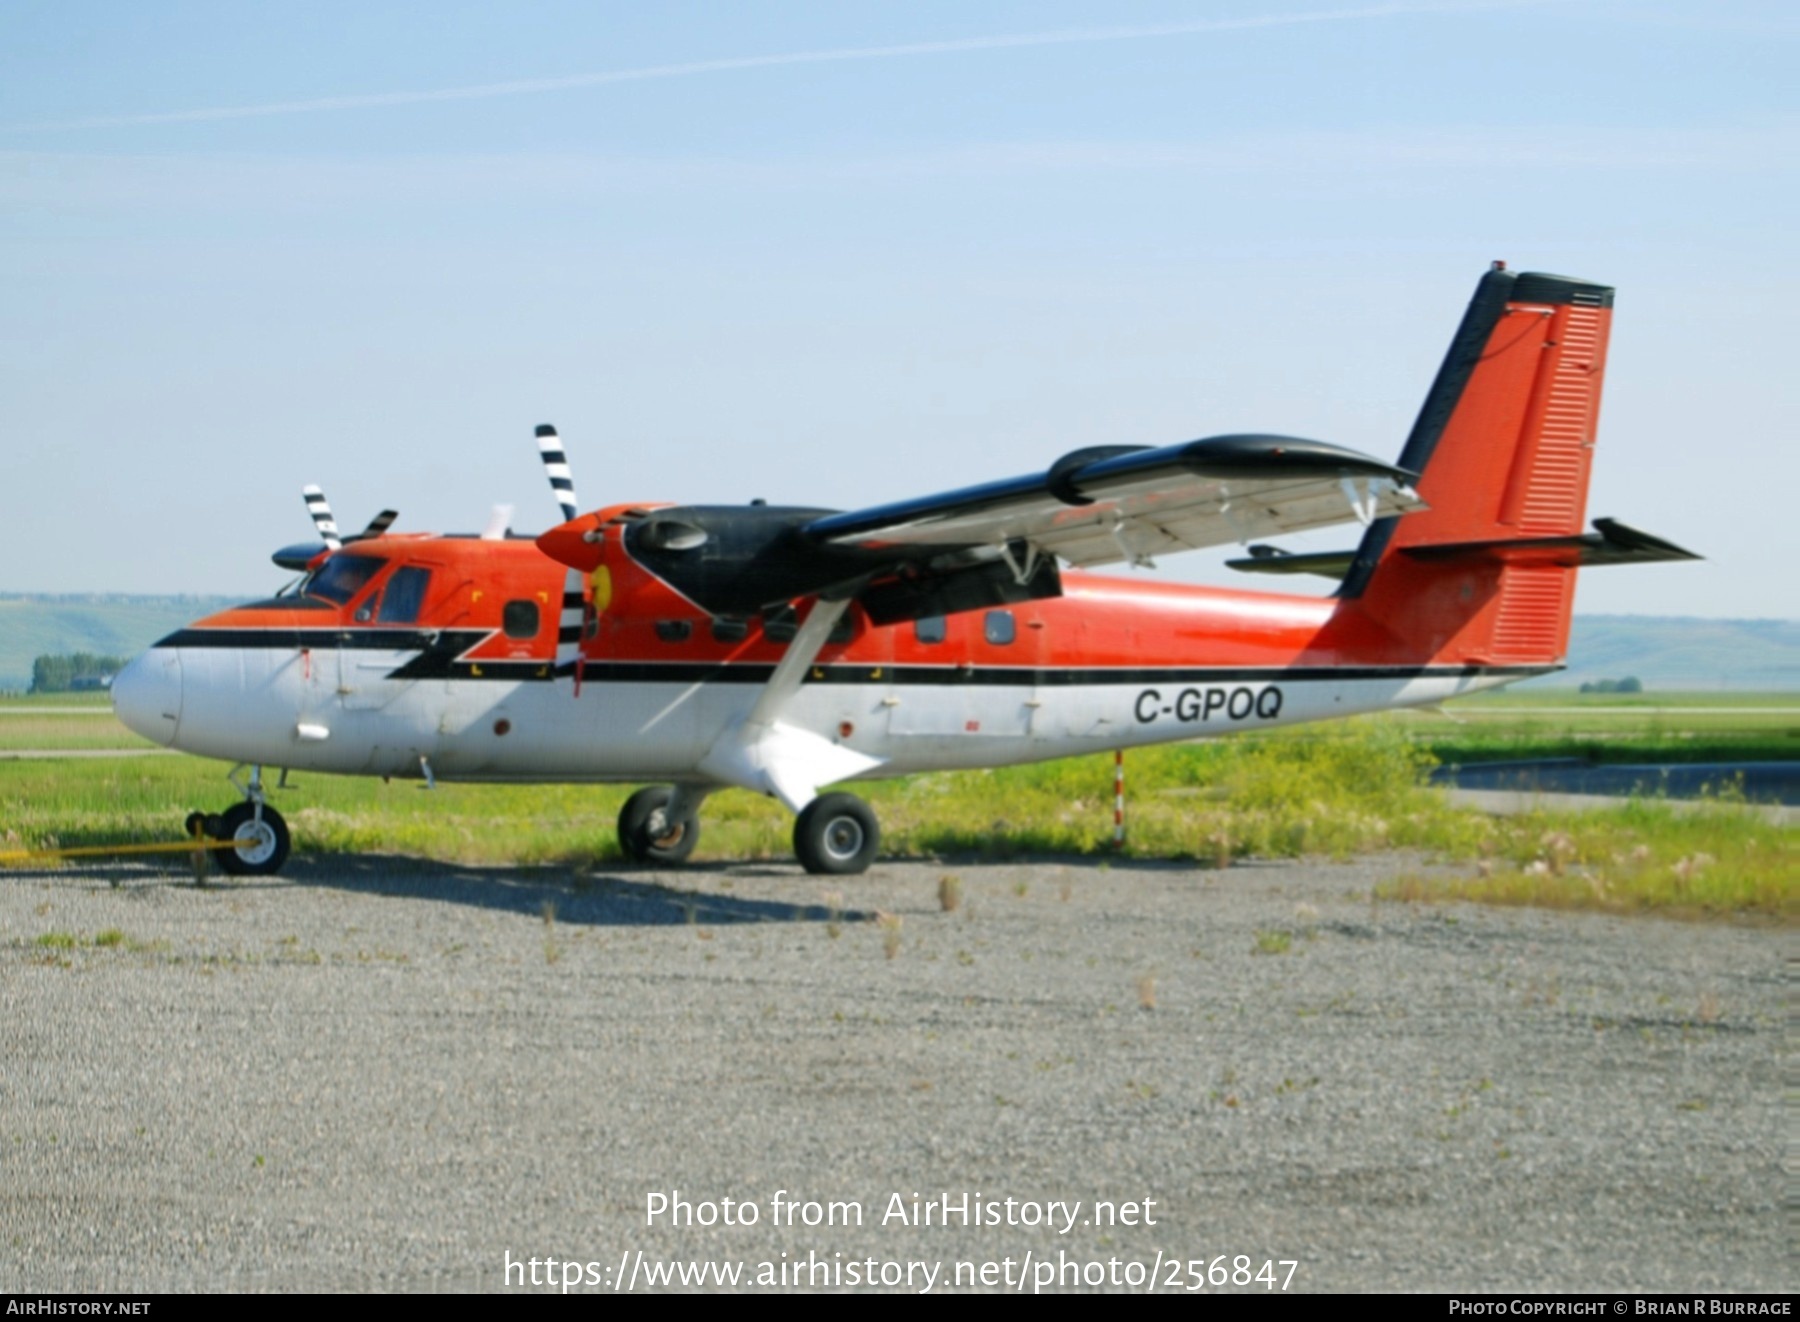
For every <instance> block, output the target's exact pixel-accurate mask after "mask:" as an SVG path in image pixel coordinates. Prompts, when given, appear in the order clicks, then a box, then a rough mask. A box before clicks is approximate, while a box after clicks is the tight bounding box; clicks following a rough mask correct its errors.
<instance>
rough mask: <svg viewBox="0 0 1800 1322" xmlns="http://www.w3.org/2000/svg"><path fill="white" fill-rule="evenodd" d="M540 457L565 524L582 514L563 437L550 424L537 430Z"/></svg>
mask: <svg viewBox="0 0 1800 1322" xmlns="http://www.w3.org/2000/svg"><path fill="white" fill-rule="evenodd" d="M537 443H538V455H539V457H540V458H542V459H543V461H544V475H545V476H546V477H548V478H549V479H550V491H551V494H553V495H554V496H555V497H556V503H557V504H558V505H561V506H562V513H563V522H564V523H567V522H568V521H569V520H570V519H572V518H574V517H575V516H576V515H577V514H579V513H580V512H581V508H580V507H581V502H580V501H579V500H578V499H576V496H575V479H574V478H573V477H572V476H570V474H569V457H568V455H566V454H564V453H563V447H562V437H560V436H558V435H557V434H556V428H554V427H552V426H551V425H550V424H549V423H547V422H546V423H545V424H543V425H542V426H541V427H539V428H538V429H537Z"/></svg>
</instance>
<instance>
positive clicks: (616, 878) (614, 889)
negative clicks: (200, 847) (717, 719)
mask: <svg viewBox="0 0 1800 1322" xmlns="http://www.w3.org/2000/svg"><path fill="white" fill-rule="evenodd" d="M757 875H760V876H767V875H768V874H767V872H765V871H763V870H760V869H758V870H756V871H754V872H753V873H752V876H757ZM247 880H252V884H255V883H261V884H265V885H266V884H270V883H274V884H280V885H292V886H312V887H323V888H329V889H332V890H342V891H354V892H359V893H362V894H367V895H382V896H387V897H390V898H397V899H417V900H434V901H437V902H438V903H449V904H462V905H467V906H469V907H470V908H476V909H490V910H495V911H499V912H503V913H517V914H528V915H530V916H532V917H534V918H538V917H542V916H543V915H544V912H545V906H546V905H548V906H550V908H551V911H552V912H553V914H554V917H555V920H556V921H557V922H558V923H567V924H571V925H574V926H593V927H675V926H684V925H705V926H709V927H717V926H723V925H726V924H731V923H825V922H846V923H856V922H869V921H872V920H873V919H874V918H875V914H874V912H873V911H872V910H870V911H865V910H861V909H855V908H835V909H834V908H832V907H830V906H828V905H824V904H794V903H791V902H789V901H786V900H772V899H765V898H758V897H754V896H737V895H719V894H716V893H708V892H703V891H690V890H682V889H680V888H679V887H676V886H670V885H667V884H665V883H662V882H657V881H650V880H647V879H644V878H640V877H633V876H630V875H628V874H625V873H618V872H597V873H592V874H583V873H575V872H571V871H569V870H567V869H564V868H555V867H519V866H513V865H507V864H493V865H488V866H472V865H468V864H457V863H437V862H432V861H430V860H426V859H416V858H395V857H391V856H384V855H373V854H331V855H326V856H321V857H314V858H296V859H293V860H291V861H290V862H289V863H288V865H287V868H286V869H285V871H284V875H283V876H282V877H280V878H257V879H247ZM813 880H817V881H823V882H826V883H830V882H831V881H832V880H834V879H833V878H829V877H821V878H815V879H813ZM847 880H849V881H851V882H854V881H855V878H848V879H847ZM223 884H224V885H235V884H241V883H238V882H235V881H227V882H225V883H223Z"/></svg>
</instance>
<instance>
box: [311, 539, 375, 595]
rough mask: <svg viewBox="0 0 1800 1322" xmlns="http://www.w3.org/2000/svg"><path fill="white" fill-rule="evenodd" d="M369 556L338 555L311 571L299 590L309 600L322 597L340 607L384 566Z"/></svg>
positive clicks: (340, 553)
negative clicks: (310, 575)
mask: <svg viewBox="0 0 1800 1322" xmlns="http://www.w3.org/2000/svg"><path fill="white" fill-rule="evenodd" d="M386 563H387V561H385V560H378V559H376V558H375V557H374V556H372V555H346V554H345V553H344V552H342V551H339V552H338V553H337V554H336V555H334V556H331V557H330V558H329V559H327V560H326V561H325V563H324V564H322V565H320V566H319V567H318V568H317V569H315V570H314V571H313V574H312V577H311V578H309V579H307V580H306V584H305V586H304V587H302V588H301V589H300V590H301V591H302V592H304V593H305V594H306V595H307V596H309V597H322V598H323V599H324V600H326V601H332V602H336V603H337V604H338V605H340V606H342V605H344V604H345V603H347V602H348V601H349V600H350V598H352V597H354V596H355V595H356V594H357V593H358V592H361V591H362V587H363V584H365V583H367V582H368V581H369V580H370V579H371V578H373V577H374V576H375V574H376V573H377V572H378V571H379V570H380V569H381V567H382V566H383V565H385V564H386Z"/></svg>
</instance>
